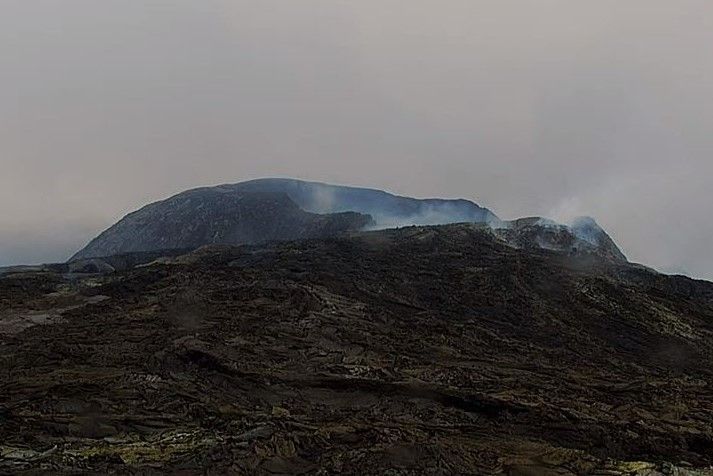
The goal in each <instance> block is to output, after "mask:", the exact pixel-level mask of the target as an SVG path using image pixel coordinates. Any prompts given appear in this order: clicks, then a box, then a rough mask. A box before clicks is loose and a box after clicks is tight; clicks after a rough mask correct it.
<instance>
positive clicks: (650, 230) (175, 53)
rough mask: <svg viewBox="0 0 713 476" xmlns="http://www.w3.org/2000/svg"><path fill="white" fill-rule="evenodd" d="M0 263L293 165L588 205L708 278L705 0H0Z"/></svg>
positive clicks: (55, 256) (538, 210) (427, 188)
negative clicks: (135, 213) (193, 191)
mask: <svg viewBox="0 0 713 476" xmlns="http://www.w3.org/2000/svg"><path fill="white" fill-rule="evenodd" d="M2 5H3V15H2V16H0V70H1V71H2V72H3V74H2V75H1V76H0V104H2V105H3V107H2V109H1V110H0V170H1V171H2V173H0V265H2V264H11V263H32V262H38V261H56V260H62V259H65V258H67V257H68V256H69V255H71V254H72V253H73V252H74V251H76V250H77V249H79V248H80V247H81V246H83V245H84V244H85V243H86V242H87V241H88V240H89V239H90V238H92V237H93V236H94V235H96V234H97V233H98V232H100V231H101V230H102V229H104V228H106V227H107V226H109V225H110V224H111V223H113V222H114V221H116V220H117V219H119V218H120V217H121V216H123V215H124V214H126V213H128V212H129V211H131V210H133V209H136V208H138V207H140V206H142V205H144V204H145V203H147V202H150V201H153V200H156V199H160V198H165V197H166V196H169V195H171V194H173V193H176V192H179V191H181V190H184V189H187V188H192V187H196V186H199V185H207V184H215V183H225V182H238V181H241V180H246V179H250V178H256V177H265V176H294V177H299V178H305V179H310V180H320V181H325V182H334V183H341V184H353V185H361V186H368V187H375V188H382V189H385V190H388V191H391V192H395V193H398V194H402V195H412V196H418V197H429V196H433V197H444V198H458V197H462V198H467V199H470V200H473V201H475V202H476V203H478V204H480V205H482V206H486V207H488V208H490V209H492V210H493V211H494V212H495V213H496V214H498V215H499V216H500V217H501V218H503V219H511V218H516V217H520V216H532V215H542V216H548V217H551V218H553V219H556V220H558V221H568V220H569V219H571V218H572V217H574V216H578V215H590V216H593V217H595V218H596V219H597V221H598V223H599V224H600V225H602V227H603V228H604V229H605V230H606V231H607V232H608V233H609V234H611V235H612V237H613V238H614V239H615V240H616V242H617V243H618V244H619V245H620V246H621V248H622V249H623V251H624V252H625V253H626V254H627V256H629V258H631V259H632V260H634V261H640V262H644V263H646V264H649V265H652V266H654V267H657V268H659V269H663V270H669V271H682V272H686V273H688V274H691V275H693V276H699V277H706V278H709V279H710V278H713V254H711V253H709V252H708V247H709V243H710V242H711V240H712V239H713V222H711V221H710V220H707V219H706V217H707V215H708V212H709V208H710V204H711V198H712V197H711V192H710V186H709V184H708V183H707V182H708V180H709V177H710V176H711V173H712V172H713V161H712V160H711V159H710V157H711V153H712V152H713V136H712V135H711V134H710V130H711V126H712V125H713V111H712V110H711V109H710V108H709V107H707V101H706V100H707V98H709V97H713V56H712V55H711V54H710V48H709V45H711V44H713V13H712V11H711V8H710V4H709V2H706V1H704V0H701V1H695V0H681V1H677V2H671V1H666V0H632V1H629V2H621V1H615V0H602V1H598V2H572V1H569V0H537V1H535V0H532V1H529V0H526V1H518V2H510V1H494V0H493V1H478V0H475V1H473V0H469V1H465V0H447V1H443V2H427V1H422V0H415V1H413V0H411V1H405V0H386V1H381V0H380V1H375V0H373V1H372V0H364V1H361V2H342V1H333V0H304V1H301V2H282V1H277V0H263V1H260V2H253V1H239V0H205V1H202V2H194V1H188V0H173V1H171V2H166V1H159V0H149V1H145V2H126V1H120V0H105V1H103V2H95V1H91V0H61V1H60V0H36V1H32V2H28V1H25V0H5V1H3V3H2Z"/></svg>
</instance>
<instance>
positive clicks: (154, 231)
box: [71, 187, 373, 260]
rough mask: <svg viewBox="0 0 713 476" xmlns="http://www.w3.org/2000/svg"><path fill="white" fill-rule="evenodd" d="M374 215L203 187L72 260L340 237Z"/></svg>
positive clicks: (133, 220)
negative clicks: (321, 210)
mask: <svg viewBox="0 0 713 476" xmlns="http://www.w3.org/2000/svg"><path fill="white" fill-rule="evenodd" d="M372 223H373V221H372V219H371V218H370V217H369V216H367V215H363V214H359V213H354V212H344V213H334V214H325V215H320V214H315V213H308V212H305V211H303V210H302V209H300V208H299V207H298V206H297V204H295V202H294V201H292V200H291V199H290V197H289V196H287V195H286V194H285V193H281V192H257V191H241V190H233V189H225V188H221V187H214V188H203V189H196V190H190V191H188V192H184V193H181V194H179V195H176V196H174V197H171V198H169V199H167V200H164V201H161V202H157V203H153V204H150V205H147V206H146V207H144V208H142V209H140V210H138V211H136V212H134V213H132V214H130V215H128V216H126V217H125V218H123V219H122V220H121V221H119V222H118V223H117V224H115V225H114V226H112V227H111V228H109V229H108V230H106V231H105V232H104V233H102V234H101V235H99V236H98V237H97V238H95V239H94V240H92V241H91V242H90V243H89V244H88V245H87V246H86V247H85V248H84V249H82V250H81V251H79V252H78V253H77V254H76V255H74V256H73V257H72V259H71V260H77V259H86V258H94V257H103V256H111V255H116V254H120V253H128V252H142V251H155V250H167V249H185V248H196V247H199V246H202V245H206V244H220V243H222V244H246V243H260V242H264V241H270V240H290V239H303V238H316V237H325V236H335V235H339V234H340V233H344V232H348V231H355V230H360V229H363V228H364V227H366V226H368V225H370V224H372Z"/></svg>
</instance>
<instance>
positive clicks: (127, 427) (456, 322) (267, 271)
mask: <svg viewBox="0 0 713 476" xmlns="http://www.w3.org/2000/svg"><path fill="white" fill-rule="evenodd" d="M511 241H512V237H504V236H500V235H499V233H498V232H497V231H492V230H490V228H488V227H482V226H478V225H449V226H442V227H412V228H404V229H400V230H386V231H380V232H370V233H357V234H353V235H352V236H348V237H347V236H344V237H340V238H329V239H317V240H306V241H298V242H278V243H272V244H266V245H256V246H243V247H230V246H213V247H207V248H201V249H199V250H197V251H194V252H190V253H187V254H183V255H180V256H174V257H165V258H160V259H158V260H156V261H153V262H150V263H146V262H144V263H143V264H137V265H136V266H133V267H132V266H131V265H128V264H127V265H126V266H124V267H122V266H119V265H118V264H117V263H121V262H124V263H139V261H145V260H138V258H133V259H132V260H121V259H117V258H113V261H111V263H114V264H113V265H112V267H113V268H114V271H113V272H111V273H107V274H93V275H82V274H79V275H75V274H71V273H70V274H63V273H61V272H56V271H52V270H51V269H50V268H45V269H42V270H29V271H27V272H15V273H9V274H5V275H3V276H2V277H0V322H12V323H14V324H13V325H12V326H11V325H7V326H6V328H5V329H6V331H5V332H4V333H3V332H0V361H1V363H0V369H2V370H1V371H0V472H5V473H14V474H22V472H27V473H32V472H35V473H36V472H38V471H44V472H52V473H58V472H70V471H74V472H87V473H112V472H113V473H119V474H126V473H131V472H133V473H139V474H147V473H148V474H151V473H171V474H174V473H179V472H182V474H205V472H210V473H211V474H225V473H233V474H299V473H306V474H315V473H318V472H321V473H320V474H572V475H574V474H642V475H644V474H706V469H705V468H707V467H709V466H710V465H711V464H713V429H712V428H711V422H712V421H713V391H712V390H711V387H710V385H709V383H710V381H711V378H712V377H713V370H712V369H713V350H712V348H711V345H710V342H712V341H713V340H712V339H713V284H711V283H707V282H702V281H695V280H691V279H687V278H683V277H671V276H664V275H660V274H656V273H654V272H652V271H649V270H647V269H644V268H642V267H637V266H633V265H629V264H627V263H625V262H622V261H619V260H616V259H608V258H606V257H603V256H599V255H596V254H589V255H583V254H580V253H577V254H573V253H571V252H570V250H565V249H564V248H563V249H562V250H557V249H553V250H549V249H543V248H541V247H538V248H530V247H528V246H521V245H518V244H517V243H515V242H511ZM107 263H110V261H107ZM38 314H42V315H44V316H45V317H46V318H38V319H34V320H32V319H30V322H29V323H28V321H27V320H26V319H25V320H23V321H22V322H23V324H22V325H21V326H18V325H17V322H18V318H20V317H22V316H24V317H27V316H35V317H36V316H37V315H38Z"/></svg>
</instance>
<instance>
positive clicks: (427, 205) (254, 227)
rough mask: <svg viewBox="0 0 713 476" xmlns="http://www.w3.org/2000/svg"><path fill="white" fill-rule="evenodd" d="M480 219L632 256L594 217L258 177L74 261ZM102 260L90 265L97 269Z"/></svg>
mask: <svg viewBox="0 0 713 476" xmlns="http://www.w3.org/2000/svg"><path fill="white" fill-rule="evenodd" d="M463 222H467V223H475V224H480V225H483V226H485V227H488V228H491V229H492V231H493V232H494V233H495V234H496V235H497V236H498V237H499V238H500V239H502V240H504V241H506V242H508V243H509V244H511V245H513V246H516V247H519V248H527V249H534V248H541V249H549V250H556V251H564V252H566V253H569V254H574V255H592V256H596V257H598V258H604V259H608V260H615V261H626V258H625V257H624V255H623V253H622V252H621V251H620V250H619V248H618V247H617V246H616V244H615V243H614V241H613V240H612V239H611V238H610V237H609V236H608V235H607V234H606V232H604V230H602V229H601V228H600V227H599V225H597V223H596V222H595V221H594V220H593V219H591V218H582V219H579V220H577V221H575V223H574V224H572V225H571V226H566V225H561V224H558V223H555V222H553V221H551V220H547V219H544V218H523V219H519V220H514V221H503V220H501V219H500V218H498V217H497V216H496V215H495V214H494V213H493V212H491V211H490V210H488V209H487V208H483V207H481V206H479V205H477V204H475V203H473V202H471V201H469V200H446V199H416V198H410V197H401V196H397V195H393V194H390V193H387V192H384V191H381V190H374V189H368V188H356V187H345V186H339V185H329V184H324V183H317V182H304V181H301V180H294V179H259V180H251V181H248V182H242V183H237V184H232V185H219V186H216V187H204V188H197V189H194V190H189V191H186V192H183V193H179V194H178V195H175V196H173V197H171V198H168V199H166V200H163V201H160V202H156V203H152V204H150V205H147V206H145V207H143V208H142V209H140V210H138V211H136V212H134V213H131V214H129V215H128V216H126V217H125V218H123V219H122V220H120V221H119V222H118V223H116V224H115V225H114V226H112V227H111V228H109V229H108V230H106V231H105V232H103V233H102V234H101V235H99V236H98V237H97V238H95V239H94V240H92V241H91V242H90V243H89V245H87V246H86V247H85V248H84V249H82V250H81V251H79V252H78V253H77V254H76V255H75V256H73V257H72V259H71V261H76V260H81V259H88V258H97V257H106V256H112V255H117V254H124V253H136V252H154V251H159V250H162V251H164V250H176V249H183V250H185V249H194V248H198V247H200V246H203V245H210V244H228V245H239V244H257V243H262V242H266V241H274V240H295V239H305V238H324V237H334V236H339V235H342V234H345V233H352V232H355V231H360V230H364V229H383V228H398V227H403V226H411V225H417V226H421V225H441V224H451V223H463ZM95 265H96V264H91V263H90V267H91V266H95Z"/></svg>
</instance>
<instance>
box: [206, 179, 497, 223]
mask: <svg viewBox="0 0 713 476" xmlns="http://www.w3.org/2000/svg"><path fill="white" fill-rule="evenodd" d="M219 188H221V189H225V190H234V191H235V190H239V191H241V192H278V193H285V194H287V195H289V197H290V198H291V199H292V200H294V201H295V203H297V205H299V206H300V208H302V209H303V210H306V211H308V212H313V213H338V212H346V211H354V212H358V213H365V214H367V215H371V216H372V217H373V219H374V221H375V223H376V226H377V227H378V228H392V227H396V226H405V225H445V224H448V223H464V222H472V223H490V222H493V221H498V220H499V219H498V217H497V216H496V215H495V214H494V213H493V212H491V211H490V210H488V209H487V208H483V207H481V206H479V205H477V204H475V203H473V202H471V201H469V200H462V199H460V200H448V199H440V198H430V199H417V198H411V197H401V196H398V195H393V194H391V193H388V192H384V191H382V190H375V189H370V188H358V187H345V186H341V185H330V184H325V183H319V182H305V181H302V180H295V179H275V178H268V179H258V180H250V181H248V182H242V183H238V184H234V185H222V186H220V187H219Z"/></svg>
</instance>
